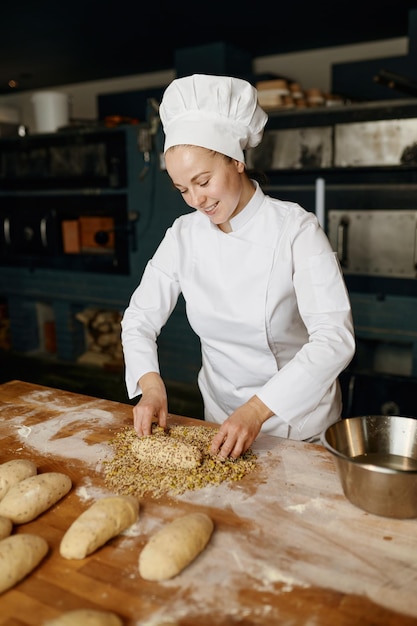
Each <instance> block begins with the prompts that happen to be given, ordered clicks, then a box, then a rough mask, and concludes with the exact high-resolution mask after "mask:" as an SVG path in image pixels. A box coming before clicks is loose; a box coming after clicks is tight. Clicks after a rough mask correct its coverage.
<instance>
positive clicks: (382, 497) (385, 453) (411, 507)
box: [321, 415, 417, 518]
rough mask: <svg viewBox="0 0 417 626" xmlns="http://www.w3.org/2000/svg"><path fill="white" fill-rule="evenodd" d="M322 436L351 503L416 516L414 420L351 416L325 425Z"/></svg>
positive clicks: (416, 425) (416, 436) (381, 512)
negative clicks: (327, 426) (327, 425)
mask: <svg viewBox="0 0 417 626" xmlns="http://www.w3.org/2000/svg"><path fill="white" fill-rule="evenodd" d="M321 441H322V444H323V445H324V446H325V448H326V449H327V450H329V452H331V453H332V454H333V458H334V461H335V464H336V469H337V472H338V475H339V478H340V481H341V483H342V488H343V492H344V494H345V496H346V497H347V498H348V500H350V501H351V502H352V504H354V505H356V506H358V507H360V508H361V509H364V510H365V511H368V512H369V513H374V514H376V515H383V516H385V517H396V518H410V517H417V419H415V418H413V417H400V416H396V415H395V416H393V415H365V416H363V417H349V418H345V419H343V420H341V421H340V422H337V423H336V424H333V425H332V426H329V428H327V429H326V430H325V431H324V432H323V434H322V437H321Z"/></svg>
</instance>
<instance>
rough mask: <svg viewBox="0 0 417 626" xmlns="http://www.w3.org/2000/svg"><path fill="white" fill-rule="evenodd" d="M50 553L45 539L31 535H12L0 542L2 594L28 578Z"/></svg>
mask: <svg viewBox="0 0 417 626" xmlns="http://www.w3.org/2000/svg"><path fill="white" fill-rule="evenodd" d="M47 552H48V544H47V542H46V541H45V539H44V538H43V537H39V536H38V535H30V534H24V533H22V534H19V535H10V537H6V539H2V540H1V541H0V593H3V591H7V589H10V588H11V587H13V586H14V585H15V584H16V583H18V582H19V581H20V580H22V578H24V577H25V576H27V575H28V574H29V573H30V572H31V571H32V570H33V569H35V567H36V566H37V565H38V564H39V563H40V562H41V561H42V559H43V558H44V556H45V555H46V553H47Z"/></svg>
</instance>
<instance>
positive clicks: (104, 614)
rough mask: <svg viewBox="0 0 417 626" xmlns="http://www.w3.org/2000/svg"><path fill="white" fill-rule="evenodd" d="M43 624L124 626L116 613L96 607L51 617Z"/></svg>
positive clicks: (50, 625) (45, 625)
mask: <svg viewBox="0 0 417 626" xmlns="http://www.w3.org/2000/svg"><path fill="white" fill-rule="evenodd" d="M43 626H123V622H122V620H121V619H120V617H118V616H117V615H116V614H115V613H110V612H109V611H95V610H94V609H75V610H73V611H68V612H67V613H63V614H62V615H60V616H59V617H56V618H54V619H50V620H48V621H47V622H45V623H44V624H43Z"/></svg>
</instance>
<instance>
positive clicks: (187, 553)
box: [139, 513, 214, 580]
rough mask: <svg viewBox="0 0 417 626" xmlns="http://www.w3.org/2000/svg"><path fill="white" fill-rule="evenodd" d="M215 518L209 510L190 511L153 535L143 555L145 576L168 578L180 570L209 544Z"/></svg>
mask: <svg viewBox="0 0 417 626" xmlns="http://www.w3.org/2000/svg"><path fill="white" fill-rule="evenodd" d="M213 528H214V526H213V522H212V520H211V519H210V517H209V516H208V515H206V514H205V513H189V514H188V515H185V516H183V517H179V518H177V519H175V520H174V521H173V522H170V523H169V524H168V525H166V526H164V527H163V528H161V530H159V531H158V532H157V533H155V535H153V536H152V537H151V538H150V539H149V541H148V543H147V544H146V545H145V547H144V548H143V550H142V552H141V553H140V555H139V573H140V575H141V576H142V578H145V580H167V579H168V578H173V577H174V576H176V575H177V574H179V573H180V572H181V571H182V570H183V569H184V568H185V567H187V565H189V564H190V563H191V562H192V561H193V560H194V559H195V558H196V557H197V556H198V555H199V554H200V552H202V550H204V548H205V547H206V545H207V543H208V541H209V539H210V537H211V534H212V532H213Z"/></svg>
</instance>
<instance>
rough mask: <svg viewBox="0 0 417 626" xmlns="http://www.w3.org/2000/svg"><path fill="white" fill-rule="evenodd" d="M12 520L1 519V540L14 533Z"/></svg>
mask: <svg viewBox="0 0 417 626" xmlns="http://www.w3.org/2000/svg"><path fill="white" fill-rule="evenodd" d="M12 529H13V524H12V520H10V519H9V518H8V517H0V540H1V539H4V538H5V537H8V536H9V535H10V533H11V532H12Z"/></svg>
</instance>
